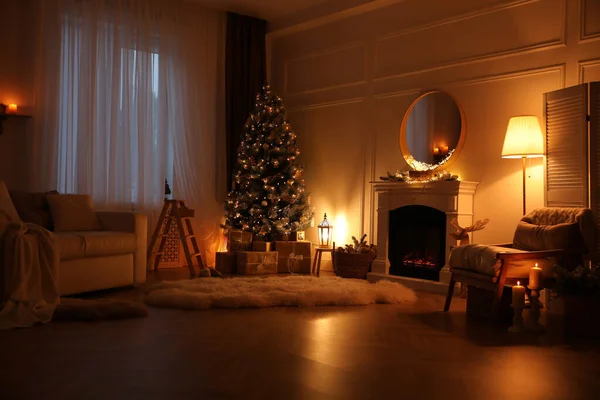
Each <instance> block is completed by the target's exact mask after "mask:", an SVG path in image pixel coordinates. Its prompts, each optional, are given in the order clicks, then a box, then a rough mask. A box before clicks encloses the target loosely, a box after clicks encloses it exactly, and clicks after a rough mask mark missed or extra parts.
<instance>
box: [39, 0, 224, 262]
mask: <svg viewBox="0 0 600 400" xmlns="http://www.w3.org/2000/svg"><path fill="white" fill-rule="evenodd" d="M40 10H41V13H40V18H41V19H40V39H41V40H40V47H39V49H38V60H36V61H37V64H36V65H37V66H38V68H37V71H36V108H37V110H36V129H35V142H34V151H35V154H36V157H35V159H36V161H37V164H38V165H37V169H36V170H37V172H38V173H37V174H36V179H35V183H36V185H35V186H36V187H37V188H39V189H42V190H43V189H57V190H59V192H63V193H87V194H91V195H92V196H93V198H94V202H95V204H96V206H97V208H111V209H134V210H138V211H143V212H146V213H147V214H148V215H149V217H150V218H151V219H150V221H149V223H150V224H149V225H150V226H153V224H154V223H155V218H156V215H157V212H158V211H159V210H160V208H161V207H162V203H163V198H164V180H165V178H167V179H168V180H169V182H170V183H171V186H172V188H173V192H174V195H175V196H176V197H177V198H178V199H184V200H186V201H187V202H188V203H189V205H190V206H191V207H195V208H196V209H197V210H198V212H197V213H196V214H197V218H196V222H195V225H196V227H197V229H198V230H199V232H197V233H200V234H201V236H202V237H203V238H204V239H205V240H204V241H203V247H204V248H205V250H207V251H209V253H212V252H213V251H214V247H215V245H216V243H215V240H216V239H218V237H219V235H218V234H217V232H218V231H219V230H218V221H219V219H220V217H221V214H222V213H221V204H222V203H221V201H220V200H221V198H222V196H221V193H222V192H223V189H222V188H221V187H220V185H219V184H218V182H220V180H221V179H220V178H221V177H220V176H219V173H221V172H220V171H221V170H222V168H221V164H223V158H224V156H223V155H222V154H223V153H222V152H219V148H220V146H221V142H222V137H223V135H222V132H221V131H220V127H221V126H222V125H223V124H222V116H221V112H220V107H219V105H220V102H221V94H222V92H223V87H224V85H223V84H222V81H223V80H222V71H223V69H224V60H223V56H222V54H223V52H222V49H223V48H224V35H225V33H224V24H225V16H224V14H222V13H218V12H215V11H210V10H206V9H203V8H201V7H199V6H198V5H195V4H189V3H186V2H183V1H179V0H173V1H169V2H164V1H159V0H145V1H142V0H63V1H59V2H56V1H48V2H41V3H40ZM223 165H224V164H223ZM211 258H212V256H211V255H209V256H208V260H207V261H209V262H210V260H211Z"/></svg>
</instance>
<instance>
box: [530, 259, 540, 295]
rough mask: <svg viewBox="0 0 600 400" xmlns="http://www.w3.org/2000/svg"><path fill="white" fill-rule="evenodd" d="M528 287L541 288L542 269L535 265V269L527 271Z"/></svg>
mask: <svg viewBox="0 0 600 400" xmlns="http://www.w3.org/2000/svg"><path fill="white" fill-rule="evenodd" d="M529 287H530V288H531V289H541V288H542V269H541V268H540V267H538V264H537V263H535V267H533V268H531V270H530V271H529Z"/></svg>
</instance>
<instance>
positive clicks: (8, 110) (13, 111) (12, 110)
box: [6, 104, 17, 114]
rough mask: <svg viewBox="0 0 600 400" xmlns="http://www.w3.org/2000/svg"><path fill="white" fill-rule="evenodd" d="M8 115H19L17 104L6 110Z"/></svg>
mask: <svg viewBox="0 0 600 400" xmlns="http://www.w3.org/2000/svg"><path fill="white" fill-rule="evenodd" d="M6 113H7V114H16V113H17V105H16V104H9V105H8V108H7V109H6Z"/></svg>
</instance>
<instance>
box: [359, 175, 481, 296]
mask: <svg viewBox="0 0 600 400" xmlns="http://www.w3.org/2000/svg"><path fill="white" fill-rule="evenodd" d="M477 184H478V182H466V181H440V182H427V183H405V182H374V183H373V186H372V187H373V190H374V192H375V203H374V207H375V211H376V217H375V221H374V222H375V226H374V232H375V233H376V235H375V241H376V243H377V249H378V254H377V258H376V259H375V261H373V264H372V267H371V272H370V273H369V275H368V279H369V281H371V282H375V281H378V280H381V279H388V280H394V281H399V282H400V283H402V284H404V285H406V286H409V287H412V288H413V289H417V290H426V291H434V292H440V293H443V292H445V291H446V289H447V287H448V282H449V281H450V273H449V272H448V267H447V265H445V264H446V262H447V260H448V255H449V254H450V246H452V245H455V244H456V239H455V238H453V237H452V236H451V235H450V233H452V232H455V231H456V228H455V227H453V226H452V225H451V224H450V221H451V220H452V219H453V218H456V219H457V220H458V224H459V225H460V226H469V225H472V223H473V197H474V195H475V189H476V187H477ZM412 205H419V206H426V207H431V208H433V209H436V210H439V211H441V212H443V213H444V214H445V215H446V217H445V222H446V224H445V243H444V249H443V251H442V254H443V257H444V259H443V264H442V265H444V266H443V268H442V269H441V271H440V272H439V281H435V280H429V279H419V278H412V277H406V276H399V275H392V274H390V261H389V254H390V252H389V246H390V240H389V239H390V237H389V235H390V213H391V212H392V211H394V210H396V209H399V208H401V207H406V206H412ZM442 217H443V215H442Z"/></svg>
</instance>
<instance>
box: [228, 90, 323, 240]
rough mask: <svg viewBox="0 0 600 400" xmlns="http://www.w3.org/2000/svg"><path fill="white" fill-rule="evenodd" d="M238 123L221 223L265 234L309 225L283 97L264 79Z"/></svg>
mask: <svg viewBox="0 0 600 400" xmlns="http://www.w3.org/2000/svg"><path fill="white" fill-rule="evenodd" d="M254 106H255V107H254V109H253V111H252V112H251V113H250V116H249V117H248V119H247V120H246V123H245V124H244V135H243V139H242V143H240V146H239V148H238V154H237V159H238V160H237V161H238V164H237V165H238V166H237V169H236V172H235V173H234V174H233V187H232V190H231V191H230V192H229V194H228V195H227V199H226V200H225V203H224V205H225V211H226V212H225V223H224V224H223V225H222V227H223V228H226V229H243V230H246V231H250V232H253V233H254V234H255V235H256V236H258V237H261V238H263V239H265V240H273V238H274V236H276V235H277V234H278V233H282V234H289V233H290V232H294V231H298V230H304V229H306V228H307V227H308V226H310V222H311V220H312V218H313V209H312V207H311V206H310V204H309V200H308V193H307V192H306V189H305V182H304V179H302V178H301V176H302V172H303V168H302V166H300V165H298V164H297V163H296V158H297V156H299V155H300V151H299V150H298V149H297V148H296V138H297V135H296V134H295V132H294V131H293V129H292V127H291V124H290V123H289V121H288V120H287V115H286V112H285V105H284V104H283V100H282V99H281V98H280V97H279V96H277V95H275V94H274V93H273V92H272V91H271V88H270V87H269V85H265V86H263V88H262V91H261V92H260V93H259V94H258V95H257V96H256V101H255V104H254Z"/></svg>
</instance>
